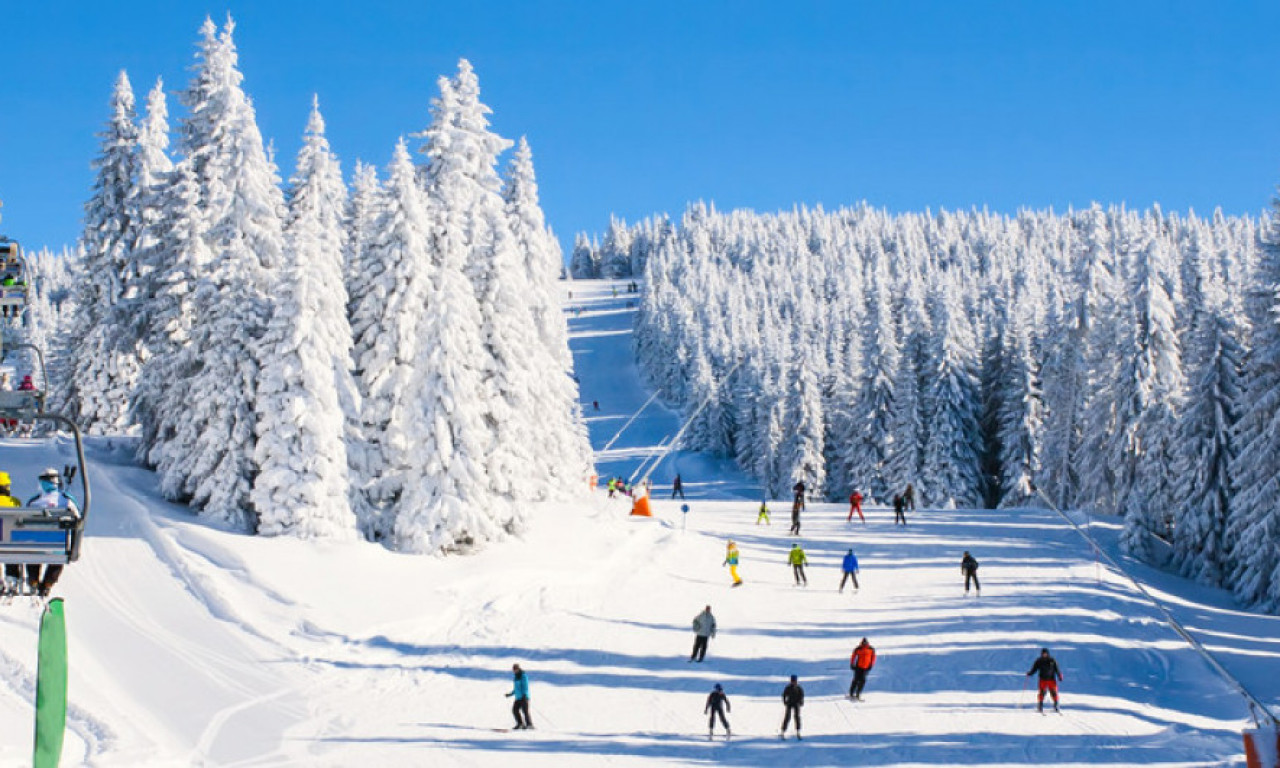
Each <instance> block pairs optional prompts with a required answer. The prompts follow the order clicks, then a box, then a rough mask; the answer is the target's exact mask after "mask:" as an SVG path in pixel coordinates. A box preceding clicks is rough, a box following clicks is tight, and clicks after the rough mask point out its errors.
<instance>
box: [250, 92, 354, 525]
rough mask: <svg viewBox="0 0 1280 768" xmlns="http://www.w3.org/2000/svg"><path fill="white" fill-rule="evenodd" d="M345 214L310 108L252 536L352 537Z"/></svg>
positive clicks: (264, 367) (272, 327)
mask: <svg viewBox="0 0 1280 768" xmlns="http://www.w3.org/2000/svg"><path fill="white" fill-rule="evenodd" d="M346 204H347V200H346V189H345V188H344V187H343V183H342V171H341V169H340V168H339V165H338V160H337V158H335V157H334V156H333V153H332V152H331V151H330V149H329V142H328V140H327V139H326V138H325V135H324V119H323V118H322V117H321V116H320V108H319V104H318V103H317V101H316V100H313V102H312V107H311V116H310V118H309V119H308V120H307V129H306V135H305V137H304V139H303V144H302V149H301V150H300V151H299V152H298V165H297V170H296V171H295V173H294V176H293V178H292V179H290V189H289V196H288V205H289V211H288V216H287V218H286V220H285V225H284V235H285V267H284V269H283V274H282V276H281V277H282V279H281V280H280V281H279V285H278V287H277V289H276V291H275V302H274V311H273V313H272V316H271V320H270V322H269V323H268V325H267V328H266V332H265V335H264V336H263V338H262V342H261V347H260V349H261V353H260V358H261V373H260V375H259V378H258V391H257V397H256V400H255V401H254V406H255V407H256V408H257V443H256V445H255V447H254V460H255V462H256V463H257V465H258V472H257V474H256V475H255V476H254V480H253V493H252V496H251V499H252V502H253V508H254V513H255V514H256V515H257V518H258V533H259V534H260V535H265V536H279V535H288V536H295V537H298V538H306V539H310V538H327V539H334V538H337V539H341V538H351V537H353V536H354V535H355V531H356V518H355V515H354V514H353V513H352V511H351V505H350V503H349V501H348V493H349V490H350V486H349V481H348V470H347V450H346V435H347V422H348V416H349V415H350V414H352V413H353V411H354V410H355V401H356V398H355V394H354V389H355V384H354V382H353V381H352V380H351V326H350V324H349V323H348V322H347V291H346V285H345V279H344V273H343V254H344V252H345V246H346V243H345V240H346V233H345V231H344V230H343V218H344V214H345V209H346ZM344 401H345V407H344Z"/></svg>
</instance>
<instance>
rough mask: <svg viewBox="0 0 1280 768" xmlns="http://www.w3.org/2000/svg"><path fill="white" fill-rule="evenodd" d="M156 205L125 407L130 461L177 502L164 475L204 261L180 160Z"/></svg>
mask: <svg viewBox="0 0 1280 768" xmlns="http://www.w3.org/2000/svg"><path fill="white" fill-rule="evenodd" d="M159 199H160V203H159V204H160V208H161V210H162V215H161V217H160V219H159V221H158V222H157V226H156V228H155V237H156V242H155V245H154V248H152V249H149V250H148V251H147V253H148V254H150V255H151V256H152V257H154V259H153V260H151V261H150V267H151V269H152V270H153V271H152V273H151V275H150V283H151V285H152V296H151V297H150V299H149V300H148V301H147V302H146V313H147V318H146V320H145V322H144V329H145V333H146V335H145V336H143V345H144V346H145V347H146V349H147V350H148V358H147V360H146V362H145V364H144V365H143V366H142V370H141V371H140V372H139V375H138V383H137V387H136V388H135V389H134V397H133V401H132V403H131V405H132V409H133V418H134V420H135V422H136V423H137V424H138V425H139V427H140V430H141V439H140V440H139V443H138V460H139V461H141V462H143V463H145V464H148V465H150V466H153V467H156V468H157V470H158V471H159V474H160V485H161V492H162V493H164V494H165V496H167V497H169V498H173V499H178V498H184V497H185V496H186V495H187V493H188V491H187V490H186V486H185V481H186V475H185V472H179V471H172V468H173V467H175V466H179V465H180V464H181V462H182V460H183V457H182V456H181V454H180V453H178V452H177V451H171V450H170V446H171V443H172V441H173V440H174V439H175V438H176V436H177V434H178V428H179V425H180V424H181V423H182V422H183V421H185V420H186V417H187V402H188V394H187V393H188V381H187V378H186V376H187V372H188V371H190V370H192V368H193V367H194V365H195V363H194V361H193V360H192V359H191V356H192V355H193V354H194V350H192V349H191V348H190V341H191V326H192V324H193V323H194V321H195V286H196V282H197V280H198V279H199V276H200V275H201V274H203V273H204V270H205V267H206V266H207V265H208V263H209V260H210V259H211V258H212V255H211V254H210V252H209V248H208V245H207V244H206V243H205V240H204V236H203V230H204V220H203V216H202V214H201V211H200V208H199V203H200V190H199V189H198V188H197V186H196V180H195V174H194V173H193V171H192V169H191V163H190V162H188V161H186V160H183V161H182V162H180V163H178V164H177V166H175V167H174V169H173V170H172V171H171V172H170V173H169V174H168V177H167V180H166V182H165V184H164V185H163V186H162V187H161V189H160V196H159Z"/></svg>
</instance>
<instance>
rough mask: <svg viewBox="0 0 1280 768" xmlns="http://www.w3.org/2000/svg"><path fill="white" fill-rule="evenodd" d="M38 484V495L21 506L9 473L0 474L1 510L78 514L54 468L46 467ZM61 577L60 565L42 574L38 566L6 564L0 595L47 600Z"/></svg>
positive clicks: (70, 470)
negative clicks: (14, 494) (36, 597)
mask: <svg viewBox="0 0 1280 768" xmlns="http://www.w3.org/2000/svg"><path fill="white" fill-rule="evenodd" d="M65 472H66V476H67V480H68V481H70V480H71V478H72V477H74V476H75V468H74V467H70V468H67V469H66V470H65ZM37 481H38V482H39V484H40V492H39V493H37V494H36V495H34V496H32V497H31V498H29V499H27V503H26V504H23V503H22V502H21V501H19V500H18V499H17V498H16V497H14V496H13V491H12V479H11V478H10V477H9V473H8V472H3V471H0V507H9V508H13V507H26V508H30V509H50V510H52V509H66V510H69V511H70V512H71V513H72V514H73V515H77V516H78V515H79V514H80V507H79V505H77V504H76V500H75V499H74V498H72V496H71V494H69V493H67V492H66V491H64V490H63V488H62V473H60V472H58V470H56V469H54V468H53V467H49V468H48V469H45V470H43V471H42V472H41V473H40V475H39V477H38V478H37ZM61 575H62V566H61V565H54V564H49V565H45V566H43V573H42V572H41V565H40V564H38V563H33V564H28V565H19V564H8V565H5V567H4V585H3V587H2V588H0V593H2V594H4V595H6V596H11V595H21V594H24V593H25V594H31V595H38V596H39V597H48V596H49V592H50V590H52V589H53V586H54V584H56V583H57V582H58V577H60V576H61Z"/></svg>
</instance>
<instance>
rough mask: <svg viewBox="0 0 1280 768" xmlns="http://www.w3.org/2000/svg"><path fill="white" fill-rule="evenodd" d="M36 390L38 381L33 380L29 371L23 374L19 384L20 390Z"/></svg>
mask: <svg viewBox="0 0 1280 768" xmlns="http://www.w3.org/2000/svg"><path fill="white" fill-rule="evenodd" d="M35 390H36V383H35V382H34V381H32V380H31V374H29V373H28V374H26V375H25V376H23V377H22V381H21V382H20V383H19V384H18V391H19V392H34V391H35Z"/></svg>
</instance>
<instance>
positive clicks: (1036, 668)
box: [1027, 648, 1062, 712]
mask: <svg viewBox="0 0 1280 768" xmlns="http://www.w3.org/2000/svg"><path fill="white" fill-rule="evenodd" d="M1037 672H1039V673H1040V696H1039V698H1038V699H1036V711H1037V712H1044V694H1045V691H1048V692H1049V695H1050V696H1052V697H1053V711H1054V712H1057V711H1058V681H1060V680H1061V679H1062V670H1060V669H1058V662H1056V661H1054V660H1053V657H1052V656H1050V655H1049V649H1048V648H1041V649H1040V658H1038V659H1036V663H1035V664H1032V665H1031V671H1030V672H1028V673H1027V677H1031V676H1032V675H1034V674H1036V673H1037Z"/></svg>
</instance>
